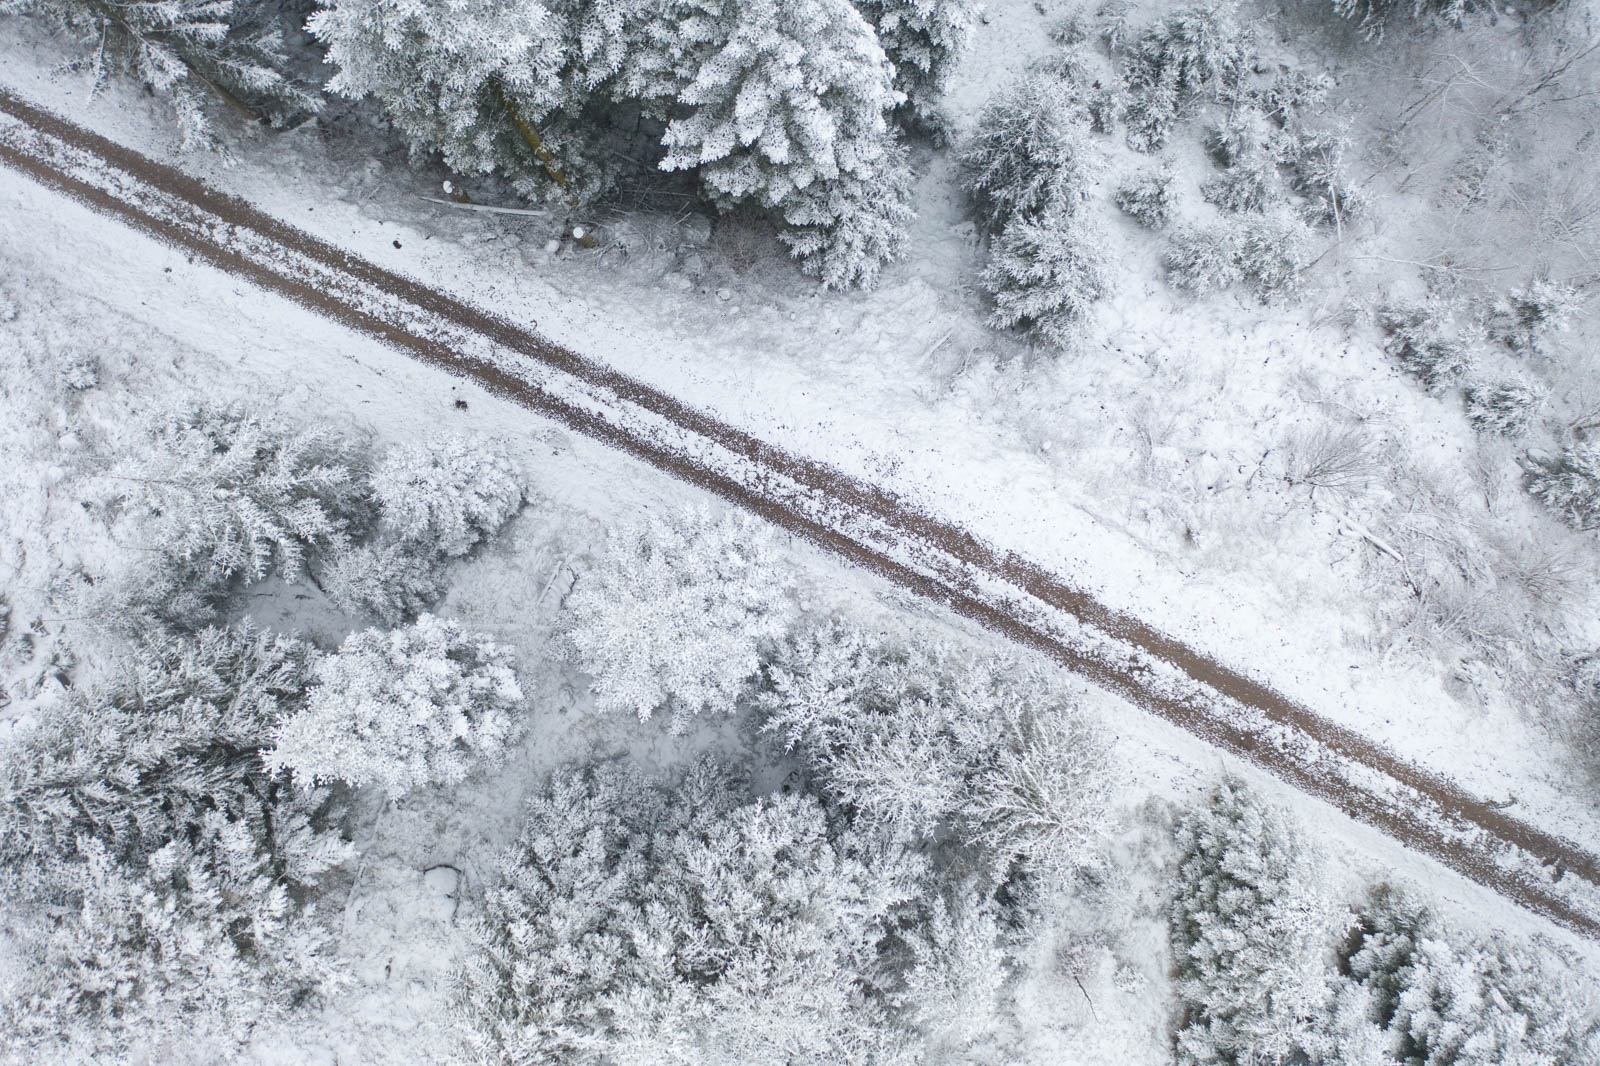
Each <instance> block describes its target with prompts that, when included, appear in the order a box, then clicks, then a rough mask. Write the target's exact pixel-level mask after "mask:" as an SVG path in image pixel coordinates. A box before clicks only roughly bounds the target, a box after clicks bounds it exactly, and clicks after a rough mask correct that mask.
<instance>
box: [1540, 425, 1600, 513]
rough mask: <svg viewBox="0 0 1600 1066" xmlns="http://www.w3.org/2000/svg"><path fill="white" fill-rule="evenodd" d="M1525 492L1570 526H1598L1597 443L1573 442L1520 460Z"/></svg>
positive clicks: (1599, 451)
mask: <svg viewBox="0 0 1600 1066" xmlns="http://www.w3.org/2000/svg"><path fill="white" fill-rule="evenodd" d="M1523 468H1524V469H1525V470H1527V472H1528V491H1529V492H1531V493H1533V494H1534V495H1535V496H1537V497H1538V498H1539V500H1540V502H1542V503H1543V504H1544V505H1545V506H1546V507H1548V508H1550V510H1552V511H1554V512H1555V513H1556V515H1557V516H1558V517H1559V518H1560V519H1561V520H1562V521H1563V522H1565V523H1566V524H1567V525H1569V526H1571V527H1572V528H1573V529H1583V530H1589V529H1600V446H1597V445H1595V444H1575V445H1573V446H1572V447H1570V448H1567V449H1565V450H1564V451H1562V453H1561V454H1560V455H1542V456H1530V457H1529V458H1528V459H1526V460H1525V461H1524V462H1523Z"/></svg>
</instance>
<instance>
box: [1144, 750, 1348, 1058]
mask: <svg viewBox="0 0 1600 1066" xmlns="http://www.w3.org/2000/svg"><path fill="white" fill-rule="evenodd" d="M1178 852H1179V856H1180V858H1179V866H1178V874H1177V892H1176V896H1175V898H1174V900H1173V904H1172V930H1171V944H1172V953H1173V959H1174V963H1175V965H1176V967H1177V974H1178V979H1177V992H1178V995H1179V997H1180V998H1181V999H1182V1001H1183V1005H1184V1012H1183V1017H1182V1020H1181V1022H1180V1024H1179V1027H1178V1033H1177V1058H1178V1062H1179V1064H1180V1066H1188V1064H1194V1066H1213V1064H1215V1066H1277V1064H1287V1063H1292V1062H1304V1061H1307V1060H1309V1061H1312V1062H1316V1061H1319V1058H1320V1056H1321V1055H1323V1054H1324V1053H1325V1052H1326V1051H1327V1050H1328V1042H1327V1038H1326V1034H1325V1033H1323V1032H1321V1031H1319V1023H1320V1021H1321V1020H1322V1019H1323V1017H1324V1016H1325V1015H1326V1014H1327V1012H1328V1008H1329V1004H1330V993H1331V990H1330V988H1329V986H1328V983H1327V974H1326V970H1325V967H1324V964H1323V961H1322V954H1323V952H1324V951H1325V950H1326V945H1327V944H1328V943H1329V942H1330V941H1331V939H1332V937H1333V936H1334V935H1335V933H1336V931H1337V930H1336V926H1337V922H1336V920H1335V918H1334V911H1333V906H1332V904H1331V902H1330V901H1329V900H1327V899H1326V898H1324V897H1322V896H1321V895H1319V894H1318V892H1317V890H1316V888H1315V885H1316V872H1315V870H1314V869H1313V865H1312V862H1311V859H1310V857H1309V856H1308V854H1307V853H1306V850H1305V847H1304V845H1303V844H1302V843H1301V841H1300V837H1299V833H1298V831H1297V830H1296V828H1295V826H1294V825H1293V824H1292V823H1291V822H1290V821H1289V820H1288V818H1287V817H1286V816H1285V815H1284V814H1283V813H1282V812H1281V811H1279V810H1277V809H1275V808H1272V807H1269V806H1268V805H1267V804H1266V803H1265V802H1263V801H1262V800H1261V799H1260V798H1259V797H1258V796H1256V795H1254V794H1253V793H1251V792H1249V791H1247V790H1246V789H1245V788H1244V786H1243V785H1242V784H1240V783H1239V782H1236V781H1225V782H1223V784H1222V785H1221V786H1220V787H1219V788H1218V789H1217V791H1216V793H1215V795H1213V797H1212V799H1211V802H1210V803H1209V804H1208V805H1206V806H1205V807H1202V808H1200V809H1198V810H1196V811H1194V812H1192V813H1190V814H1189V815H1188V816H1187V817H1186V818H1185V819H1184V820H1183V821H1182V822H1181V823H1180V824H1179V826H1178Z"/></svg>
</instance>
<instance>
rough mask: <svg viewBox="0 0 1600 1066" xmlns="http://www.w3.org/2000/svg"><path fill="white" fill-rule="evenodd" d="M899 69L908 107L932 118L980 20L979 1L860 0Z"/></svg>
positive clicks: (896, 70) (896, 71)
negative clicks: (952, 70) (955, 64)
mask: <svg viewBox="0 0 1600 1066" xmlns="http://www.w3.org/2000/svg"><path fill="white" fill-rule="evenodd" d="M856 7H857V9H859V10H860V12H861V14H862V15H864V16H865V17H866V19H867V22H869V23H870V24H871V25H872V26H873V28H874V29H875V30H876V31H877V34H878V43H879V44H881V45H882V46H883V51H884V54H885V55H887V56H888V57H889V62H891V63H893V64H894V87H895V89H897V90H898V91H899V92H901V93H902V94H904V96H905V98H906V100H905V107H906V109H907V110H909V111H910V112H911V113H912V114H913V115H915V116H917V117H918V118H923V119H926V118H928V117H929V116H930V115H931V114H932V113H933V110H934V107H935V104H936V101H937V100H938V99H939V96H940V94H941V93H943V92H944V84H945V79H946V78H947V77H948V76H949V73H950V68H951V67H952V66H953V65H954V63H955V60H956V58H957V56H959V55H960V53H961V50H962V49H963V48H964V47H965V46H966V43H967V37H968V35H969V34H970V33H971V31H972V23H973V20H974V19H976V17H977V10H978V5H977V4H976V3H974V2H973V0H856Z"/></svg>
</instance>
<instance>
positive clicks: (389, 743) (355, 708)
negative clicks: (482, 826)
mask: <svg viewBox="0 0 1600 1066" xmlns="http://www.w3.org/2000/svg"><path fill="white" fill-rule="evenodd" d="M315 680H316V684H315V685H314V686H312V687H311V689H310V690H309V692H308V694H307V698H306V701H305V706H304V707H303V708H301V709H300V710H299V711H298V712H297V713H295V714H293V715H290V716H288V717H287V718H286V719H285V720H284V722H283V724H282V727H281V729H280V730H279V731H278V734H277V737H276V744H275V746H274V747H273V748H272V750H271V751H270V752H268V753H267V755H266V759H267V763H268V765H270V766H271V767H273V768H274V769H286V770H289V771H291V772H292V773H293V774H294V777H295V780H296V781H297V782H299V783H300V784H302V785H304V786H310V785H311V784H312V783H313V782H323V781H344V782H347V783H349V784H351V785H357V786H362V785H376V786H378V787H379V788H381V789H382V790H383V791H384V792H385V793H386V794H388V795H389V796H399V795H403V794H404V793H406V792H408V791H410V790H411V789H414V788H421V787H424V786H426V785H433V784H443V785H454V784H458V783H460V782H461V781H462V780H464V779H465V778H466V776H467V774H468V772H469V771H470V770H471V769H472V766H473V764H474V763H476V762H481V761H489V762H494V761H498V760H499V759H501V758H503V757H504V754H505V747H506V745H507V744H508V743H510V742H511V741H513V740H515V739H516V738H517V737H518V736H519V735H521V732H522V728H523V721H522V717H521V713H520V712H521V704H522V690H521V688H519V687H518V685H517V678H516V674H515V672H514V671H513V665H512V660H511V655H510V653H509V652H508V651H507V650H506V649H504V648H501V647H500V646H498V645H496V644H494V643H493V642H492V641H490V640H488V639H486V638H484V637H478V636H468V635H466V634H465V633H464V632H463V631H462V629H461V626H460V625H459V624H457V623H455V622H450V621H445V620H443V619H439V618H435V617H433V616H432V615H427V614H425V615H423V616H422V617H421V618H419V619H417V621H416V623H415V624H414V625H410V626H407V627H405V628H403V629H397V630H393V631H392V632H388V633H385V632H383V631H381V630H377V629H368V630H364V631H362V632H359V633H353V634H351V635H350V636H349V637H347V638H346V639H345V642H344V643H343V644H342V645H340V647H339V651H338V652H337V653H336V654H334V655H330V656H328V657H326V658H324V659H322V660H321V661H319V662H318V663H317V664H316V668H315Z"/></svg>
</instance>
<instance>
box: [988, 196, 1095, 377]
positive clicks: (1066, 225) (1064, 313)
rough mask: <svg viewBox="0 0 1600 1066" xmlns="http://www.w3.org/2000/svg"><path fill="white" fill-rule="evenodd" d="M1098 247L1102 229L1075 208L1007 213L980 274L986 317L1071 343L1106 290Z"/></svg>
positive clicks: (1067, 345) (1004, 326)
mask: <svg viewBox="0 0 1600 1066" xmlns="http://www.w3.org/2000/svg"><path fill="white" fill-rule="evenodd" d="M1104 248H1105V233H1104V231H1103V230H1101V228H1100V227H1099V226H1098V225H1096V224H1094V223H1092V222H1090V221H1089V220H1088V219H1087V218H1085V217H1084V215H1083V214H1082V213H1081V212H1080V213H1074V214H1063V213H1061V212H1059V211H1048V212H1045V213H1044V214H1041V215H1039V216H1037V217H1036V218H1035V217H1018V218H1013V219H1012V220H1011V221H1010V222H1008V223H1006V227H1005V229H1004V230H1003V231H1001V234H1000V237H999V238H998V239H997V240H996V241H995V244H994V250H993V252H992V253H991V254H990V257H989V266H988V268H987V269H986V270H985V271H984V273H983V284H984V287H985V288H987V289H988V290H989V292H990V294H991V295H992V296H993V297H994V303H995V308H994V313H993V314H992V315H991V316H990V321H991V322H992V323H993V324H994V325H996V326H999V327H1000V328H1002V329H1010V328H1011V327H1013V326H1023V327H1025V328H1026V329H1027V330H1028V332H1030V333H1032V334H1034V335H1036V336H1039V337H1042V338H1043V339H1045V340H1047V341H1049V342H1050V343H1051V344H1055V345H1058V346H1060V347H1062V348H1070V347H1072V345H1073V344H1075V343H1076V342H1077V340H1078V338H1079V337H1080V336H1081V334H1082V332H1083V328H1084V325H1085V322H1086V320H1087V319H1088V317H1089V315H1090V313H1091V312H1092V310H1093V308H1094V304H1095V303H1096V302H1097V301H1098V300H1099V299H1100V298H1101V297H1102V296H1104V295H1105V293H1106V273H1105V260H1104V255H1105V253H1104Z"/></svg>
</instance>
